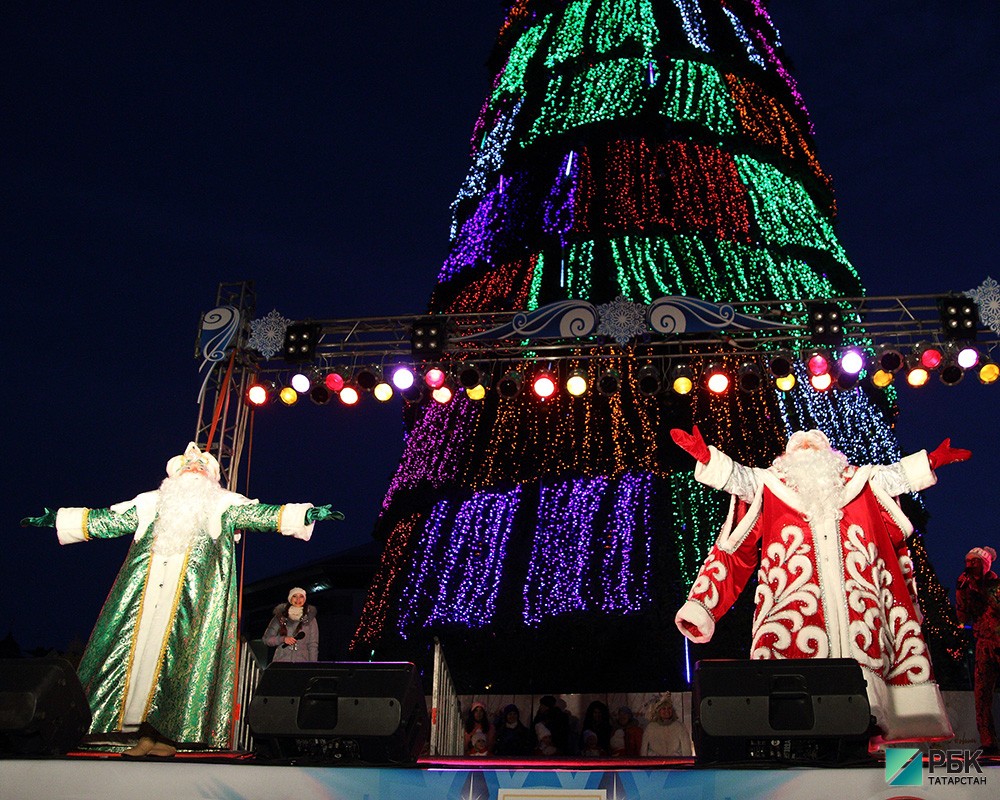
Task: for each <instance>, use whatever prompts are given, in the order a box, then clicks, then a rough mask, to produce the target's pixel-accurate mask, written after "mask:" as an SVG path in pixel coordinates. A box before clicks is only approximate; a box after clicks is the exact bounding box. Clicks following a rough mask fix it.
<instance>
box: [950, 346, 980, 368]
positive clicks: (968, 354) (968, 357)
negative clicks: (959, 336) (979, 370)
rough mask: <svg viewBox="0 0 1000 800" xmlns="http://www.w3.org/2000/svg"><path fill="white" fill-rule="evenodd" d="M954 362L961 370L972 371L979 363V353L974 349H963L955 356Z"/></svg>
mask: <svg viewBox="0 0 1000 800" xmlns="http://www.w3.org/2000/svg"><path fill="white" fill-rule="evenodd" d="M955 361H956V362H957V363H958V366H960V367H961V368H962V369H972V368H973V367H974V366H976V365H977V364H978V363H979V351H978V350H977V349H976V348H975V347H963V348H961V349H960V350H959V351H958V354H957V355H956V356H955Z"/></svg>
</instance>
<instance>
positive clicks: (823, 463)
mask: <svg viewBox="0 0 1000 800" xmlns="http://www.w3.org/2000/svg"><path fill="white" fill-rule="evenodd" d="M773 466H774V470H775V472H777V473H778V475H779V476H780V477H781V478H782V480H784V482H785V484H786V485H787V486H789V487H790V488H791V489H794V490H795V492H796V493H797V494H798V495H799V497H800V498H801V503H802V505H803V506H804V508H805V516H806V519H807V520H810V521H811V520H816V519H828V518H830V517H833V518H834V519H840V518H841V517H842V516H843V512H842V511H841V510H840V509H841V507H842V506H843V504H844V502H843V497H844V473H845V471H846V470H847V469H848V467H849V464H848V461H847V456H845V455H844V454H843V453H840V452H837V451H836V450H833V449H832V448H827V449H825V450H800V449H796V450H793V451H792V452H790V453H785V454H784V455H781V456H778V457H777V458H776V459H774V465H773Z"/></svg>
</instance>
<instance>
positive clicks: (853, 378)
mask: <svg viewBox="0 0 1000 800" xmlns="http://www.w3.org/2000/svg"><path fill="white" fill-rule="evenodd" d="M860 379H861V371H860V370H858V371H857V372H848V371H847V370H846V369H843V368H841V369H838V370H837V380H836V383H837V388H838V389H845V390H847V389H853V388H854V387H855V386H857V385H858V381H859V380H860Z"/></svg>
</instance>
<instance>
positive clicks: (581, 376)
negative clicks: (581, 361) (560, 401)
mask: <svg viewBox="0 0 1000 800" xmlns="http://www.w3.org/2000/svg"><path fill="white" fill-rule="evenodd" d="M589 388H590V382H589V381H588V380H587V373H586V372H584V371H583V370H582V369H575V370H573V372H571V373H570V376H569V377H568V378H567V379H566V391H567V392H568V393H569V394H570V395H572V396H573V397H580V396H581V395H584V394H586V393H587V389H589Z"/></svg>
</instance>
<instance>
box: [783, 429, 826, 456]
mask: <svg viewBox="0 0 1000 800" xmlns="http://www.w3.org/2000/svg"><path fill="white" fill-rule="evenodd" d="M806 442H811V443H812V444H813V446H815V447H819V446H820V445H822V448H823V449H825V450H829V449H830V448H831V444H830V439H829V438H828V437H827V435H826V434H825V433H823V431H821V430H817V429H815V428H814V429H813V430H811V431H795V433H793V434H792V435H791V436H789V437H788V444H787V445H785V452H786V453H791V452H792V451H793V450H798V449H799V448H800V447H802V446H803V445H805V444H806Z"/></svg>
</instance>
